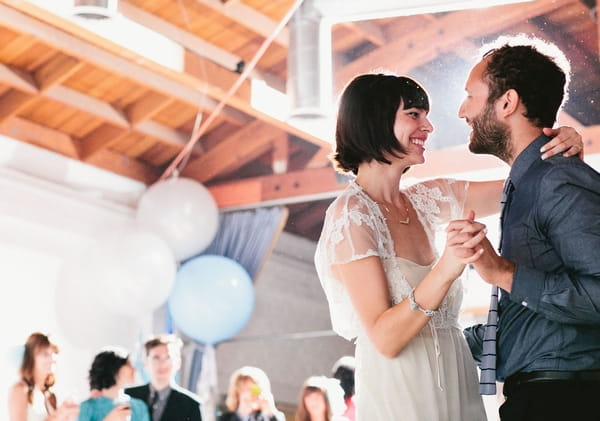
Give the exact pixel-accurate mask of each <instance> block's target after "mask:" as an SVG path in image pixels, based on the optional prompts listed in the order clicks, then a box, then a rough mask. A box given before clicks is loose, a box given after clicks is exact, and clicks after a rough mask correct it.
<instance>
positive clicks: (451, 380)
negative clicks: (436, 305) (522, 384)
mask: <svg viewBox="0 0 600 421" xmlns="http://www.w3.org/2000/svg"><path fill="white" fill-rule="evenodd" d="M467 187H468V182H462V181H454V180H450V179H436V180H430V181H426V182H422V183H418V184H414V185H412V186H410V187H409V188H407V189H406V190H403V192H404V193H405V194H406V196H407V197H408V198H409V200H410V201H411V204H412V205H413V207H414V208H415V210H416V211H417V215H418V217H419V222H420V223H421V224H422V225H423V227H424V229H425V232H426V233H427V236H428V239H429V241H430V243H431V245H432V247H433V248H434V250H435V244H436V234H444V237H445V233H442V232H441V230H443V228H444V227H445V224H446V223H447V222H448V221H450V220H452V219H458V218H462V211H463V205H464V200H465V196H466V191H467ZM440 244H443V242H442V243H440ZM369 256H377V257H379V258H380V259H381V260H382V263H383V267H384V270H385V273H386V275H387V278H388V287H389V291H390V296H391V298H392V303H393V304H396V303H399V302H400V301H402V300H404V299H405V298H406V297H408V295H409V293H410V290H411V289H412V288H413V287H416V286H417V285H418V284H419V282H420V281H421V279H423V278H424V277H425V275H426V274H427V273H428V272H429V271H430V270H431V267H432V266H433V265H434V263H435V262H432V263H431V264H430V265H427V266H422V265H419V264H417V263H415V262H412V261H410V260H407V259H403V258H401V257H397V256H396V255H395V251H394V241H393V239H392V237H391V235H390V231H389V229H388V227H387V225H386V221H385V217H384V215H383V214H382V212H381V210H380V209H379V206H377V204H376V203H375V202H374V201H373V200H372V199H371V198H370V197H369V196H368V195H367V194H366V193H365V192H364V191H363V190H362V189H361V187H360V186H359V185H358V184H356V183H355V182H354V181H351V182H350V185H349V187H348V189H346V190H345V191H344V192H342V194H341V195H340V196H339V197H338V198H337V199H336V200H335V201H334V202H333V203H332V204H331V205H330V207H329V209H328V210H327V214H326V217H325V224H324V227H323V232H322V234H321V238H320V239H319V243H318V245H317V251H316V255H315V264H316V268H317V272H318V274H319V278H320V280H321V284H322V286H323V289H324V290H325V294H326V296H327V300H328V302H329V310H330V316H331V321H332V325H333V329H334V330H335V331H336V332H337V333H338V334H339V335H341V336H343V337H345V338H346V339H348V340H351V339H354V338H356V372H355V377H356V378H355V382H356V397H355V402H356V420H357V421H369V420H377V421H398V420H410V421H420V420H423V421H459V420H460V421H482V420H485V419H486V416H485V410H484V407H483V402H482V399H481V396H480V395H479V393H478V379H477V370H476V366H475V363H474V361H473V358H472V357H471V353H470V351H469V349H468V347H467V343H466V341H465V339H464V337H463V334H462V330H461V329H460V326H459V325H458V313H459V310H460V305H461V301H462V285H461V282H460V280H458V281H455V282H454V283H453V285H452V287H451V288H450V290H449V291H448V294H447V295H446V298H445V299H444V301H443V302H442V305H441V306H440V309H439V312H437V313H436V315H435V316H434V317H432V318H431V320H430V321H429V322H428V324H427V325H426V326H425V327H424V328H423V330H422V331H421V332H420V333H419V334H418V335H417V336H416V337H415V338H414V339H413V340H412V341H411V342H410V343H409V344H408V345H407V346H406V347H405V348H404V349H403V350H402V351H401V352H400V353H399V354H398V356H397V357H395V358H392V359H390V358H386V357H384V356H383V355H381V354H380V353H379V352H378V351H377V349H376V348H375V347H374V345H373V344H372V343H371V341H370V340H369V338H368V336H367V334H366V332H365V330H364V329H363V327H362V325H361V324H360V321H359V319H358V316H357V314H356V312H355V311H354V308H353V307H352V304H351V302H350V298H349V296H348V293H347V291H346V290H345V288H344V286H343V284H342V283H341V282H340V281H339V280H338V279H336V278H335V276H334V275H333V273H332V271H331V266H332V265H335V264H343V263H348V262H352V261H355V260H359V259H363V258H366V257H369ZM436 256H437V255H436ZM436 260H437V257H436ZM365 282H368V279H366V280H365Z"/></svg>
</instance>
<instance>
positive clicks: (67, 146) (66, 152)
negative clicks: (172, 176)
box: [0, 117, 161, 184]
mask: <svg viewBox="0 0 600 421" xmlns="http://www.w3.org/2000/svg"><path fill="white" fill-rule="evenodd" d="M0 133H1V134H3V135H5V136H9V137H12V138H13V139H18V140H21V141H23V142H26V143H30V144H32V145H36V146H39V147H42V148H44V149H49V150H51V151H53V152H56V153H59V154H61V155H63V156H66V157H69V158H72V159H77V160H79V159H80V158H81V151H80V147H79V142H78V141H76V140H74V139H73V138H71V137H70V136H68V135H66V134H65V133H63V132H60V131H58V130H54V129H51V128H49V127H45V126H42V125H40V124H37V123H33V122H31V121H28V120H25V119H22V118H19V117H13V118H11V119H9V120H8V121H6V122H5V123H4V124H2V125H0ZM86 162H87V163H88V164H91V165H94V166H96V167H99V168H102V169H104V170H106V171H109V172H113V173H116V174H119V175H122V176H124V177H128V178H132V179H134V180H138V181H141V182H143V183H146V184H152V183H154V182H155V181H156V180H158V178H159V177H160V174H161V172H160V171H158V170H157V169H156V168H153V167H152V166H150V165H147V164H144V163H143V162H141V161H139V160H137V159H133V158H128V157H124V156H123V155H120V154H117V153H115V152H112V151H110V150H108V149H104V150H101V151H99V152H98V153H96V154H94V155H93V156H91V157H90V159H88V160H87V161H86Z"/></svg>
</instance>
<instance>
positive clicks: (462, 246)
mask: <svg viewBox="0 0 600 421" xmlns="http://www.w3.org/2000/svg"><path fill="white" fill-rule="evenodd" d="M446 233H447V242H446V249H447V251H448V253H449V254H451V255H452V256H453V257H454V258H455V259H456V260H458V261H460V262H461V263H462V264H463V265H466V264H472V265H473V267H474V268H475V270H476V271H477V273H478V274H479V276H480V277H481V278H482V279H483V280H484V281H485V282H487V283H489V284H493V285H497V286H499V287H500V288H502V289H504V290H505V291H508V292H510V291H511V289H512V277H513V274H514V264H513V263H511V262H510V261H508V260H506V259H504V258H503V257H501V256H499V255H498V253H496V250H495V249H494V247H493V246H492V244H491V243H490V241H489V239H488V238H487V236H486V234H487V229H486V228H485V225H483V224H481V223H479V222H477V221H475V213H474V212H473V211H470V212H469V215H468V216H467V219H459V220H454V221H451V222H450V223H449V224H448V227H447V228H446ZM444 254H446V251H444Z"/></svg>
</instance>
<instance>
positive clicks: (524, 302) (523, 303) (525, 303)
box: [521, 301, 529, 307]
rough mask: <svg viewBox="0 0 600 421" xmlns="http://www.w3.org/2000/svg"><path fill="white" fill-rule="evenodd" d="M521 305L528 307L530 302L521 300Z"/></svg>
mask: <svg viewBox="0 0 600 421" xmlns="http://www.w3.org/2000/svg"><path fill="white" fill-rule="evenodd" d="M521 305H522V306H525V307H527V306H528V305H529V304H528V303H527V301H521Z"/></svg>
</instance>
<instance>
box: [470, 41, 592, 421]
mask: <svg viewBox="0 0 600 421" xmlns="http://www.w3.org/2000/svg"><path fill="white" fill-rule="evenodd" d="M519 41H521V42H522V41H523V40H519ZM527 41H528V42H529V44H530V45H526V44H527V42H526V43H522V44H521V45H515V44H513V43H510V44H509V43H506V44H504V45H501V46H499V47H497V48H495V49H492V50H490V51H488V53H486V54H485V55H484V56H483V58H482V60H481V61H480V62H479V63H477V65H476V66H475V67H474V68H473V69H472V71H471V73H470V75H469V78H468V80H467V83H466V91H467V98H466V99H465V100H464V102H463V103H462V105H461V107H460V110H459V117H461V118H464V119H465V121H466V122H467V124H469V126H471V128H472V133H471V136H470V143H469V149H470V150H471V151H472V152H474V153H477V154H492V155H495V156H497V157H499V158H500V159H502V160H504V161H505V162H506V163H508V164H509V165H510V166H511V170H510V175H509V183H510V184H508V192H507V193H508V197H507V200H506V203H505V204H504V212H503V218H502V227H501V228H502V229H501V241H500V250H501V256H499V255H498V254H497V253H496V251H495V250H494V248H493V247H492V246H491V244H490V243H489V241H486V242H485V243H484V251H485V252H484V253H483V254H482V256H481V257H480V258H479V259H478V260H477V261H476V262H475V263H473V266H474V268H475V269H476V270H477V272H478V273H479V275H480V276H481V277H482V279H483V280H485V281H486V282H488V283H490V284H493V285H497V286H498V287H499V288H500V301H499V307H498V317H499V320H498V329H497V334H498V342H497V348H496V351H497V361H496V365H497V372H496V375H497V377H496V378H497V380H498V381H504V395H505V396H506V401H505V402H504V404H503V405H502V406H501V407H500V417H501V420H502V421H513V420H528V421H535V420H544V421H552V420H557V421H558V420H561V421H562V420H591V419H598V417H599V415H598V414H600V408H599V407H598V404H597V403H596V401H597V400H598V397H600V174H598V172H596V171H595V170H593V169H592V168H591V167H589V166H588V165H586V164H585V163H584V162H583V161H581V160H580V159H579V158H577V157H569V158H565V157H563V156H560V155H556V156H554V157H552V158H550V159H547V160H541V159H540V157H539V150H540V147H541V146H542V145H543V144H544V143H545V142H547V141H548V138H547V137H546V136H545V135H544V134H543V133H542V127H551V126H552V125H553V124H554V122H555V118H556V114H557V112H558V109H559V107H560V106H561V104H562V102H563V99H564V95H565V92H566V90H567V81H568V72H569V71H568V70H565V69H568V63H567V61H566V59H565V58H564V56H563V55H562V53H561V52H560V51H559V50H558V49H557V48H556V47H554V46H549V45H548V44H544V43H543V42H541V41H540V42H537V41H535V40H534V42H533V44H532V43H531V41H532V40H527ZM513 42H514V40H513ZM547 47H550V50H551V53H550V54H547V53H545V52H542V51H543V49H544V48H547ZM552 50H553V51H552ZM553 56H555V57H557V58H554V57H553ZM563 63H567V66H566V67H563ZM482 331H483V329H477V328H469V329H467V330H466V331H465V335H466V336H467V341H468V342H469V345H470V346H471V350H472V352H473V353H474V356H475V358H476V359H478V357H479V355H477V354H478V353H480V352H481V341H482V338H481V336H480V333H481V332H482Z"/></svg>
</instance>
